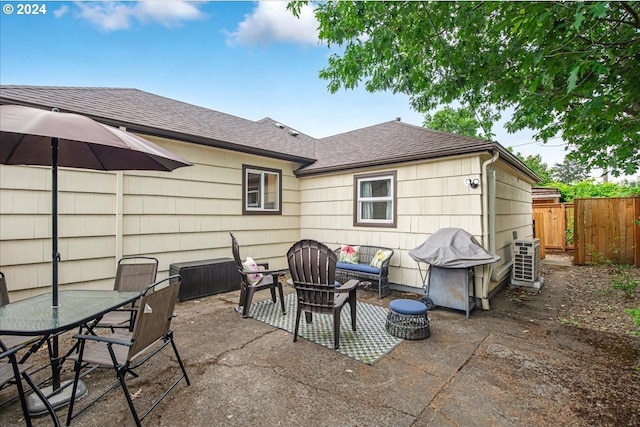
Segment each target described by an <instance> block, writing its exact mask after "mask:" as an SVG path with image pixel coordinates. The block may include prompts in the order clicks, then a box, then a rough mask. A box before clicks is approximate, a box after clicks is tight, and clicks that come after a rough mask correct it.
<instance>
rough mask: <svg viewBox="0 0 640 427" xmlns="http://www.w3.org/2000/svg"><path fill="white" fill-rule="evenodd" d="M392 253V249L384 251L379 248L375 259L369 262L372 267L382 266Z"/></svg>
mask: <svg viewBox="0 0 640 427" xmlns="http://www.w3.org/2000/svg"><path fill="white" fill-rule="evenodd" d="M389 255H391V251H383V250H382V249H379V250H378V252H376V254H375V255H374V256H373V259H372V260H371V262H370V263H369V265H370V266H371V267H378V268H380V267H382V262H383V261H384V260H385V259H387V258H388V257H389Z"/></svg>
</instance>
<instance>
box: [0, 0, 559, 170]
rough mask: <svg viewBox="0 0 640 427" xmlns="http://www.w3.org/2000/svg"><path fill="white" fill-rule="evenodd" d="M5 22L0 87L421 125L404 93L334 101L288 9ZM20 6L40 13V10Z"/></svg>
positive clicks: (310, 123) (351, 125)
mask: <svg viewBox="0 0 640 427" xmlns="http://www.w3.org/2000/svg"><path fill="white" fill-rule="evenodd" d="M1 3H2V8H3V10H2V13H1V14H0V83H1V84H4V85H10V84H16V85H45V86H95V87H129V88H136V89H140V90H143V91H147V92H151V93H154V94H156V95H161V96H166V97H169V98H173V99H177V100H180V101H184V102H188V103H191V104H195V105H199V106H202V107H206V108H210V109H212V110H217V111H221V112H224V113H228V114H232V115H235V116H239V117H243V118H246V119H250V120H259V119H262V118H264V117H271V118H273V119H275V120H278V121H280V122H282V123H285V124H287V125H288V126H290V127H292V128H295V129H297V130H298V131H300V132H303V133H306V134H309V135H311V136H314V137H318V138H320V137H324V136H328V135H333V134H337V133H341V132H346V131H349V130H353V129H358V128H361V127H365V126H370V125H374V124H377V123H381V122H385V121H389V120H394V119H395V118H396V117H401V119H402V121H404V122H406V123H410V124H414V125H418V126H421V125H422V121H423V116H422V115H421V114H418V113H416V112H415V111H412V110H411V109H410V107H409V101H408V97H407V96H405V95H393V94H389V93H375V94H370V93H367V92H366V91H365V90H364V89H357V90H349V91H340V92H339V93H336V94H333V95H332V94H330V93H329V92H328V91H327V82H326V81H324V80H321V79H320V78H319V77H318V72H319V71H320V69H322V68H323V67H325V66H326V64H327V57H328V56H329V54H330V53H331V50H330V49H329V48H327V47H326V46H324V45H321V44H319V43H318V40H317V31H316V28H317V23H316V21H315V19H314V17H313V13H312V11H311V10H310V9H306V10H304V12H303V16H302V19H300V20H298V19H295V18H294V17H293V16H292V15H291V13H289V12H288V11H287V10H286V2H285V1H263V2H246V1H230V2H216V1H214V2H204V1H200V2H194V1H191V2H188V1H178V0H166V1H158V0H156V1H152V2H151V1H150V2H119V1H111V2H101V1H89V2H65V1H59V2H40V3H26V2H13V1H10V2H7V1H2V2H1ZM25 5H29V6H30V9H31V10H30V11H31V12H34V9H35V8H34V7H33V5H38V6H44V7H43V8H39V9H38V12H40V13H39V14H33V13H32V14H19V13H18V12H19V11H20V8H21V7H22V10H21V11H22V12H27V11H29V10H26V9H25V8H24V6H25ZM493 131H494V133H495V134H496V137H495V139H496V140H498V141H499V142H500V143H501V144H502V145H503V146H505V147H510V146H513V147H514V150H515V151H517V152H520V153H522V154H524V155H530V154H540V155H541V156H542V159H543V161H544V162H546V163H547V164H548V166H550V167H551V166H553V165H554V164H555V163H560V162H562V161H563V158H564V155H563V153H564V148H563V144H562V141H560V140H555V141H551V142H550V143H549V144H547V145H545V146H541V145H539V144H537V143H535V142H533V139H532V133H531V132H520V133H517V134H507V133H506V131H504V130H503V129H502V127H501V126H499V125H497V126H495V127H494V129H493Z"/></svg>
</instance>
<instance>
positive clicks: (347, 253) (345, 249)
mask: <svg viewBox="0 0 640 427" xmlns="http://www.w3.org/2000/svg"><path fill="white" fill-rule="evenodd" d="M359 250H360V246H350V245H342V246H341V248H340V256H339V257H338V262H344V263H350V264H357V263H358V261H359V259H358V258H359V254H358V251H359Z"/></svg>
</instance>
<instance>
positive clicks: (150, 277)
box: [94, 256, 158, 331]
mask: <svg viewBox="0 0 640 427" xmlns="http://www.w3.org/2000/svg"><path fill="white" fill-rule="evenodd" d="M157 272H158V260H157V259H156V258H153V257H146V256H131V257H123V258H122V259H120V260H119V261H118V269H117V271H116V279H115V283H114V286H113V289H114V290H116V291H135V292H140V293H142V292H143V291H144V290H145V289H146V288H147V286H149V285H151V284H152V283H153V282H155V281H156V274H157ZM136 311H137V301H136V302H135V303H133V304H132V305H131V306H130V307H123V308H121V309H119V310H114V311H110V312H109V313H106V314H105V315H104V316H102V319H100V321H99V322H98V323H97V324H96V325H95V326H94V327H98V328H110V329H111V330H112V331H114V330H115V329H116V328H128V329H129V331H131V330H132V328H133V324H134V322H133V320H134V318H135V315H136Z"/></svg>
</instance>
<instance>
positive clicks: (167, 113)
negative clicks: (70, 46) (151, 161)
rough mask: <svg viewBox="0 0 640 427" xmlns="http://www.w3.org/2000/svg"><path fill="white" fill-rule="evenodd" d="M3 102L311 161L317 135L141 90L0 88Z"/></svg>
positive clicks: (156, 133)
mask: <svg viewBox="0 0 640 427" xmlns="http://www.w3.org/2000/svg"><path fill="white" fill-rule="evenodd" d="M0 103H2V104H19V105H28V106H33V107H41V108H42V107H45V108H52V107H56V108H58V109H60V111H64V112H72V113H78V114H83V115H85V116H88V117H91V118H93V119H95V120H97V121H100V122H102V123H106V124H111V125H114V126H115V125H117V126H125V127H126V128H127V130H129V131H131V132H136V133H141V134H146V135H155V136H161V137H166V138H173V139H179V140H182V141H187V142H193V143H198V144H203V145H208V146H212V147H219V148H225V149H232V150H236V151H241V152H247V153H251V154H259V155H263V156H267V157H272V158H279V159H284V160H293V161H297V162H300V163H303V164H309V163H311V162H313V161H314V160H315V143H316V139H315V138H312V137H310V136H308V135H305V134H303V133H301V132H296V131H293V130H292V129H290V128H288V127H287V126H284V125H280V127H278V126H276V123H277V122H275V121H274V120H272V119H270V118H265V119H263V120H260V121H256V122H254V121H251V120H247V119H243V118H240V117H236V116H232V115H230V114H225V113H221V112H219V111H214V110H209V109H207V108H202V107H198V106H196V105H192V104H187V103H185V102H181V101H176V100H173V99H170V98H165V97H162V96H158V95H154V94H152V93H149V92H144V91H141V90H138V89H126V88H96V87H51V86H0Z"/></svg>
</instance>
